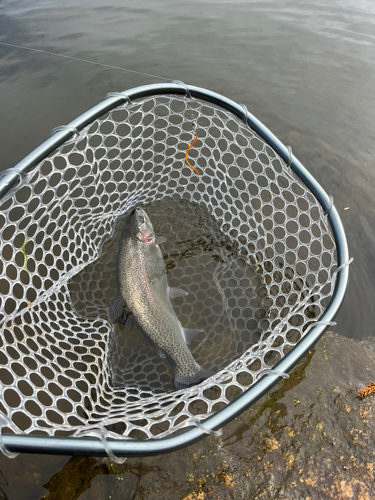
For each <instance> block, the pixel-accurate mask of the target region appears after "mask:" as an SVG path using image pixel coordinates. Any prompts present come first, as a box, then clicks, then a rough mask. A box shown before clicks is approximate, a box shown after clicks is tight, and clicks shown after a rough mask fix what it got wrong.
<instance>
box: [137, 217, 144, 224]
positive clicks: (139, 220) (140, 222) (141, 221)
mask: <svg viewBox="0 0 375 500" xmlns="http://www.w3.org/2000/svg"><path fill="white" fill-rule="evenodd" d="M137 219H138V224H143V223H144V221H145V218H144V217H143V215H137Z"/></svg>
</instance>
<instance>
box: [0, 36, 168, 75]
mask: <svg viewBox="0 0 375 500" xmlns="http://www.w3.org/2000/svg"><path fill="white" fill-rule="evenodd" d="M0 45H5V46H7V47H13V48H15V49H23V50H30V51H31V52H40V53H41V54H47V55H50V56H56V57H62V58H64V59H72V60H73V61H79V62H84V63H88V64H95V65H96V66H103V68H110V69H118V70H120V71H126V72H128V73H135V74H137V75H143V76H151V77H152V78H159V79H160V80H165V81H167V82H170V81H171V78H164V77H163V76H158V75H152V74H151V73H142V72H141V71H135V70H134V69H126V68H120V67H119V66H111V65H110V64H103V63H99V62H96V61H89V60H88V59H81V58H80V57H73V56H66V55H64V54H57V53H56V52H49V51H48V50H41V49H34V48H32V47H25V46H23V45H15V44H13V43H5V42H0Z"/></svg>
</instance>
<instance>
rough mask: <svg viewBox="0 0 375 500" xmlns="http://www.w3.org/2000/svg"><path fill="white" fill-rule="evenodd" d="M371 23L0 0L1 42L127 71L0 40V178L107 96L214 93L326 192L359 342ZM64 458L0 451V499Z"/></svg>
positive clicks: (294, 9)
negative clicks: (156, 88) (339, 231)
mask: <svg viewBox="0 0 375 500" xmlns="http://www.w3.org/2000/svg"><path fill="white" fill-rule="evenodd" d="M374 25H375V4H374V3H373V2H372V0H337V1H334V2H332V1H328V0H306V1H296V0H293V1H284V2H276V1H275V0H262V1H260V0H259V1H246V2H245V1H238V0H237V1H231V0H224V1H222V2H218V1H209V0H207V1H205V2H198V1H196V2H194V1H192V2H175V1H174V0H164V1H162V0H153V1H151V0H146V1H143V2H139V1H131V0H125V1H124V0H121V1H120V0H113V1H112V2H106V3H105V2H103V1H100V0H91V1H88V0H81V1H77V0H67V1H66V2H64V4H62V3H61V2H57V1H56V0H44V1H31V0H2V2H1V4H0V42H3V43H9V44H16V45H23V46H28V47H33V48H35V49H39V50H46V51H51V52H57V53H60V54H64V55H68V56H72V57H78V58H82V59H89V60H92V61H96V62H99V63H102V64H107V65H113V66H119V67H122V68H127V69H129V70H132V71H134V72H126V71H120V70H115V69H110V68H104V67H100V66H98V65H93V64H87V63H84V62H78V61H73V60H69V59H62V58H58V57H55V56H52V55H48V54H43V53H37V52H30V51H25V50H21V49H18V48H12V47H8V46H4V45H0V67H1V72H0V102H1V118H0V150H1V170H5V169H7V168H10V167H12V166H13V165H14V164H15V163H17V162H18V161H19V160H21V159H22V158H23V157H24V156H25V155H26V154H27V153H28V152H30V151H31V150H32V149H33V148H34V147H36V146H38V145H39V144H40V143H41V142H42V141H43V140H45V139H46V138H47V137H48V136H49V134H50V131H51V130H52V128H54V127H56V126H58V125H63V124H65V123H68V122H69V121H71V120H72V119H74V118H75V117H76V116H78V115H79V114H81V113H82V112H84V111H85V110H86V109H88V108H90V107H91V106H93V105H94V104H96V103H97V102H99V101H101V100H102V99H103V98H104V96H105V94H106V93H108V92H111V91H121V90H125V89H128V88H132V87H135V86H138V85H142V84H148V83H153V82H162V81H165V79H170V80H175V79H178V80H182V81H184V82H186V83H189V84H194V85H198V86H202V87H206V88H208V89H211V90H213V91H216V92H219V93H221V94H224V95H226V96H227V97H229V98H231V99H233V100H235V101H237V102H240V103H243V104H245V105H246V106H247V108H248V109H249V110H250V111H251V112H252V113H253V114H254V115H255V116H256V117H258V118H259V119H260V120H261V121H263V122H264V123H265V124H266V125H267V126H268V127H269V128H270V129H271V130H272V131H273V132H274V133H275V134H276V135H277V136H278V137H279V138H280V139H281V140H282V141H283V142H284V143H286V144H289V145H291V146H292V148H293V152H294V154H295V155H296V156H297V158H299V159H300V160H301V161H302V163H303V164H304V165H305V166H306V167H307V168H308V169H309V170H310V171H311V172H312V174H313V175H314V176H315V177H316V178H317V179H318V181H319V182H320V183H321V184H322V185H323V187H324V188H325V189H326V190H327V192H328V193H329V194H332V195H333V196H334V199H335V204H336V206H337V208H338V210H339V213H340V214H341V216H342V219H343V223H344V226H345V229H346V232H347V237H348V240H349V246H350V254H351V256H353V257H354V258H355V261H354V263H353V264H352V266H351V282H350V288H349V291H348V295H347V298H346V302H345V306H344V307H343V308H342V310H341V312H340V314H339V316H338V327H337V329H338V331H339V332H340V333H341V334H343V335H346V336H349V337H355V338H362V337H367V336H372V335H373V324H374V320H375V309H374V307H373V302H374V298H375V271H374V257H373V254H374V247H375V224H374V222H373V221H374V212H375V204H374V201H373V200H374V197H375V168H374V167H375V158H374V151H375V139H374V132H373V129H374V116H375V101H374V99H373V96H374V95H375V47H374V44H375V26H374ZM136 72H142V73H149V74H153V75H158V76H160V77H161V78H156V77H150V76H145V75H142V74H138V73H136ZM347 207H349V208H348V209H347V210H344V209H345V208H347ZM67 460H68V458H58V457H52V458H49V457H44V456H37V457H34V456H32V457H31V456H27V455H24V456H21V457H19V458H18V459H16V460H8V459H6V458H4V457H1V458H0V468H1V470H2V472H3V474H4V478H0V488H1V490H0V495H1V494H2V491H3V493H4V494H3V498H11V499H12V500H15V499H21V498H22V499H25V498H40V497H41V496H43V494H46V489H44V488H43V487H42V485H43V484H45V483H47V482H48V480H49V479H50V477H51V476H52V475H53V474H54V473H55V472H56V471H58V470H59V469H60V468H61V466H62V465H63V464H64V463H65V462H67ZM4 495H6V496H4ZM51 498H52V497H51ZM54 498H55V497H54ZM56 498H57V497H56Z"/></svg>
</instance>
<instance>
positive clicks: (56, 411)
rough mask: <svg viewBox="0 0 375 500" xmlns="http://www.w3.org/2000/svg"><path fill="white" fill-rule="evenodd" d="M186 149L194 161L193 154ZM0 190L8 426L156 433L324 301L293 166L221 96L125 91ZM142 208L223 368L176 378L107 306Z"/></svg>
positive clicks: (312, 205) (200, 353) (323, 243)
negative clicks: (129, 222)
mask: <svg viewBox="0 0 375 500" xmlns="http://www.w3.org/2000/svg"><path fill="white" fill-rule="evenodd" d="M195 137H197V140H196V142H195V143H194V145H193V146H192V147H191V148H190V149H189V151H188V155H187V159H188V162H189V163H190V165H191V166H193V167H194V168H195V169H196V170H197V171H198V172H199V176H197V174H196V173H195V172H194V171H193V170H192V169H191V168H190V167H189V165H188V164H187V161H186V150H187V148H188V146H189V145H191V144H192V142H193V141H194V139H195ZM1 203H2V204H1V206H0V228H1V229H0V230H1V240H0V245H1V252H0V255H1V260H0V268H1V276H2V277H1V279H0V292H1V298H0V306H1V309H0V310H1V313H0V321H1V343H0V347H1V351H0V381H1V388H0V390H1V394H0V416H1V418H0V424H1V426H2V431H3V432H4V430H5V431H7V432H13V433H17V434H19V433H24V434H30V433H37V434H46V435H50V436H53V435H76V436H78V435H86V434H87V433H90V431H91V432H92V434H93V435H95V432H97V430H98V429H99V430H100V432H101V433H102V435H105V436H111V437H117V438H124V437H136V438H151V437H155V436H157V437H165V436H167V435H169V434H172V433H174V432H176V431H178V430H179V429H181V428H184V427H188V426H191V425H193V424H195V423H196V422H197V421H199V419H201V418H206V417H207V415H209V414H211V413H212V412H215V411H217V410H218V409H220V408H222V407H223V406H224V405H227V404H228V403H230V402H231V401H232V400H233V399H234V398H236V396H238V395H239V394H240V393H242V392H243V391H244V390H245V389H247V388H248V387H250V386H251V385H252V384H254V383H255V382H256V381H257V380H258V379H259V378H260V377H261V376H262V375H264V374H265V373H267V372H266V370H267V369H270V368H272V367H273V366H274V365H275V364H276V363H277V362H278V361H279V360H280V359H281V358H282V357H283V356H285V354H286V353H287V352H288V351H289V350H290V349H291V348H292V347H293V346H294V345H296V343H298V342H299V340H300V339H301V338H302V337H304V336H305V335H306V334H307V332H308V331H309V329H310V328H311V327H312V326H313V325H314V323H315V322H317V321H318V320H319V318H320V317H321V315H322V313H323V312H324V310H325V309H326V307H327V305H328V303H329V301H330V298H331V295H332V292H333V287H334V281H335V276H336V275H335V270H336V267H337V266H336V248H335V244H334V240H333V238H332V235H331V232H330V229H329V227H328V223H327V220H326V216H325V215H324V214H323V212H322V209H321V207H320V205H319V203H318V202H317V200H316V198H315V197H314V196H313V194H312V193H311V192H310V191H309V190H308V189H307V188H306V187H305V186H304V185H303V184H302V183H301V181H300V180H298V178H297V177H295V176H294V174H293V173H292V171H291V170H290V168H289V167H288V165H286V164H285V162H284V161H283V160H282V159H281V158H280V157H279V156H278V155H277V154H276V152H275V151H274V150H273V149H272V148H271V147H270V146H269V145H268V144H266V143H265V142H264V141H263V140H262V139H261V138H260V137H259V136H257V134H256V133H255V132H253V131H252V130H251V129H250V128H249V127H248V126H247V125H246V124H244V123H243V122H241V121H240V120H239V119H238V118H236V117H235V116H234V115H232V114H231V113H230V112H227V111H224V110H223V109H221V108H219V107H216V106H215V105H212V104H208V103H207V102H205V101H200V100H197V99H192V98H189V97H178V96H173V95H160V96H153V97H147V98H144V99H141V100H138V101H135V102H126V103H124V104H122V105H120V106H118V107H117V108H115V109H114V110H112V111H110V112H109V113H107V114H106V115H104V116H101V117H100V118H99V119H96V120H95V121H93V122H92V123H91V124H89V125H88V126H87V127H86V128H84V129H83V130H82V131H80V132H79V134H75V135H74V137H73V139H72V140H70V141H67V142H66V143H64V144H63V145H62V146H61V147H59V148H58V149H57V150H55V151H54V152H53V153H51V154H50V155H49V156H48V157H46V158H45V159H44V160H43V161H41V162H40V163H39V164H38V165H37V166H36V167H35V169H34V170H32V172H31V173H29V174H27V175H26V176H23V177H22V179H20V183H19V185H18V186H17V187H16V188H15V189H13V191H11V192H10V193H9V194H8V195H7V197H6V198H3V200H2V202H1ZM135 205H137V206H143V207H145V209H146V211H147V213H148V214H149V216H150V218H151V220H152V222H153V224H154V226H155V230H156V234H157V235H158V236H164V237H165V238H166V240H167V241H166V243H164V244H163V245H161V249H162V252H163V254H164V258H165V261H166V266H167V269H168V281H169V285H170V286H171V287H172V286H177V287H181V288H183V289H184V290H186V291H187V292H188V293H189V295H188V296H187V297H185V298H178V299H176V300H175V301H174V302H173V305H174V308H175V311H176V314H177V316H178V318H179V319H180V321H181V323H182V325H183V326H184V327H188V328H198V329H200V330H202V333H201V334H200V335H199V336H198V337H197V338H196V339H195V340H194V341H193V343H192V344H191V345H190V348H191V351H192V353H193V355H194V357H195V359H196V360H197V362H198V363H199V364H200V365H201V366H202V367H204V368H206V369H208V370H212V371H214V372H215V373H216V374H215V375H214V376H212V377H211V378H209V379H207V380H206V381H204V382H203V383H201V384H200V385H197V386H193V387H191V388H189V389H184V390H180V391H175V390H174V387H173V382H172V368H171V366H170V365H169V363H168V362H167V360H166V359H164V358H163V357H160V356H159V354H158V352H157V351H156V350H155V349H154V348H153V347H152V346H151V345H150V344H148V343H147V341H146V340H145V339H144V338H143V337H142V335H141V334H140V333H139V332H138V331H137V330H136V328H135V327H134V326H122V327H119V326H117V325H116V327H114V326H113V325H112V324H111V322H110V321H109V316H108V311H109V306H110V303H111V300H112V298H113V297H114V296H115V258H116V250H117V244H118V238H119V235H120V232H121V226H122V224H123V220H124V217H125V216H126V214H127V212H128V211H129V210H130V209H131V208H133V207H134V206H135Z"/></svg>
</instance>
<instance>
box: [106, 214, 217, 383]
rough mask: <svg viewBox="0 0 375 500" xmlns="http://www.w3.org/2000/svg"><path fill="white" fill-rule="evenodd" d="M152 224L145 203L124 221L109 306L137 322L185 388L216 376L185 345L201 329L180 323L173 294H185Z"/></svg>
mask: <svg viewBox="0 0 375 500" xmlns="http://www.w3.org/2000/svg"><path fill="white" fill-rule="evenodd" d="M163 241H165V238H157V237H156V236H155V231H154V227H153V225H152V223H151V221H150V219H149V217H148V215H147V214H146V212H145V211H144V210H143V209H142V208H135V209H134V210H133V211H132V212H131V214H130V215H129V217H128V218H127V219H126V221H125V225H124V228H123V231H122V235H121V238H120V242H119V247H118V252H117V263H116V281H117V296H116V297H115V298H114V300H113V302H112V305H111V308H110V318H111V320H112V321H113V322H114V323H120V324H125V323H132V322H133V323H135V324H136V325H137V326H138V328H139V330H140V331H141V332H142V333H143V335H145V336H146V338H147V339H148V340H149V341H150V342H151V343H152V344H153V345H154V346H155V347H156V348H157V349H158V351H159V352H160V351H162V352H163V353H164V354H165V356H166V358H167V359H168V361H169V362H170V363H171V364H172V365H173V366H174V385H175V388H176V389H183V388H186V387H190V386H192V385H195V384H199V383H200V382H202V381H203V380H205V379H206V378H208V377H210V376H211V375H213V373H212V372H210V371H208V370H205V369H203V368H202V367H201V366H200V365H199V364H198V363H197V362H196V361H195V359H194V358H193V356H192V354H191V352H190V350H189V348H188V347H187V344H189V343H190V342H191V341H192V340H193V338H194V337H195V336H196V335H198V334H199V333H200V331H199V330H193V329H186V328H183V327H182V326H181V323H180V321H179V320H178V318H177V316H176V313H175V311H174V309H173V307H172V304H171V301H170V298H174V297H183V296H185V295H187V293H186V292H185V291H184V290H181V289H179V288H170V287H169V286H168V281H167V271H166V267H165V263H164V259H163V255H162V253H161V250H160V248H159V243H162V242H163Z"/></svg>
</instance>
